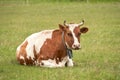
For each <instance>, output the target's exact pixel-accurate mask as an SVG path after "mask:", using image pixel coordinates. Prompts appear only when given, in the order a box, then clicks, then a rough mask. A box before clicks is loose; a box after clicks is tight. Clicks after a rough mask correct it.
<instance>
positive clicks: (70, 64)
mask: <svg viewBox="0 0 120 80" xmlns="http://www.w3.org/2000/svg"><path fill="white" fill-rule="evenodd" d="M67 66H69V67H73V61H72V59H69V60H68V62H67Z"/></svg>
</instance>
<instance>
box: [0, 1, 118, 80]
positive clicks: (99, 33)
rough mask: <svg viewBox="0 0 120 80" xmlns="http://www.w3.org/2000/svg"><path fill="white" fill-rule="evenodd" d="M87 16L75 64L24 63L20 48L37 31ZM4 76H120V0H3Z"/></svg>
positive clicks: (56, 79)
mask: <svg viewBox="0 0 120 80" xmlns="http://www.w3.org/2000/svg"><path fill="white" fill-rule="evenodd" d="M82 19H85V26H88V27H89V32H88V33H86V34H85V35H82V36H81V44H82V49H81V50H78V51H74V54H73V55H74V57H73V60H74V62H75V63H76V65H75V66H74V67H71V68H70V67H66V68H55V69H50V68H41V67H36V66H22V65H19V64H18V63H17V61H16V48H17V46H18V45H19V44H20V43H22V41H23V40H24V39H25V38H26V37H27V36H29V35H30V34H32V33H34V32H38V31H41V30H45V29H56V28H58V24H63V21H64V20H66V21H67V22H75V23H78V22H80V21H81V20H82ZM0 80H120V2H106V3H102V2H100V3H99V2H97V3H86V2H61V3H58V2H53V3H51V2H49V3H47V2H44V3H34V4H32V3H29V4H25V3H22V2H20V3H9V2H8V3H7V2H2V1H1V3H0Z"/></svg>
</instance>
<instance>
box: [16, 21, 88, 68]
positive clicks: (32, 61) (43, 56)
mask: <svg viewBox="0 0 120 80" xmlns="http://www.w3.org/2000/svg"><path fill="white" fill-rule="evenodd" d="M83 23H84V21H82V22H81V23H79V24H73V23H70V24H67V23H66V21H65V22H64V25H61V24H59V29H55V30H44V31H41V32H38V33H34V34H32V35H30V36H29V37H27V38H26V39H25V41H24V42H23V43H22V44H20V45H19V46H18V48H17V51H16V52H17V60H18V62H19V63H20V64H22V65H37V66H41V67H51V68H53V67H64V66H73V61H72V49H73V50H78V49H80V48H81V45H80V35H81V34H82V33H86V32H87V31H88V28H87V27H82V28H81V26H82V25H83Z"/></svg>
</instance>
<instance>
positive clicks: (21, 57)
mask: <svg viewBox="0 0 120 80" xmlns="http://www.w3.org/2000/svg"><path fill="white" fill-rule="evenodd" d="M20 59H21V60H23V61H24V65H26V63H25V58H24V57H23V56H20Z"/></svg>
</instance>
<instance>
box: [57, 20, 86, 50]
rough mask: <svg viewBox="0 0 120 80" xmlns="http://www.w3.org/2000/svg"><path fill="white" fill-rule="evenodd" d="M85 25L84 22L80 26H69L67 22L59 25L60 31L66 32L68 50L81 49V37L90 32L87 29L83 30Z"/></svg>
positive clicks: (71, 24)
mask: <svg viewBox="0 0 120 80" xmlns="http://www.w3.org/2000/svg"><path fill="white" fill-rule="evenodd" d="M83 24H84V21H82V22H81V23H79V24H73V23H70V24H67V23H66V21H64V25H61V24H59V27H60V29H61V30H62V31H63V32H64V40H65V44H66V46H67V48H69V49H74V50H77V49H80V48H81V45H80V35H81V34H82V33H86V32H87V31H88V28H87V27H82V28H81V26H82V25H83Z"/></svg>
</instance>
